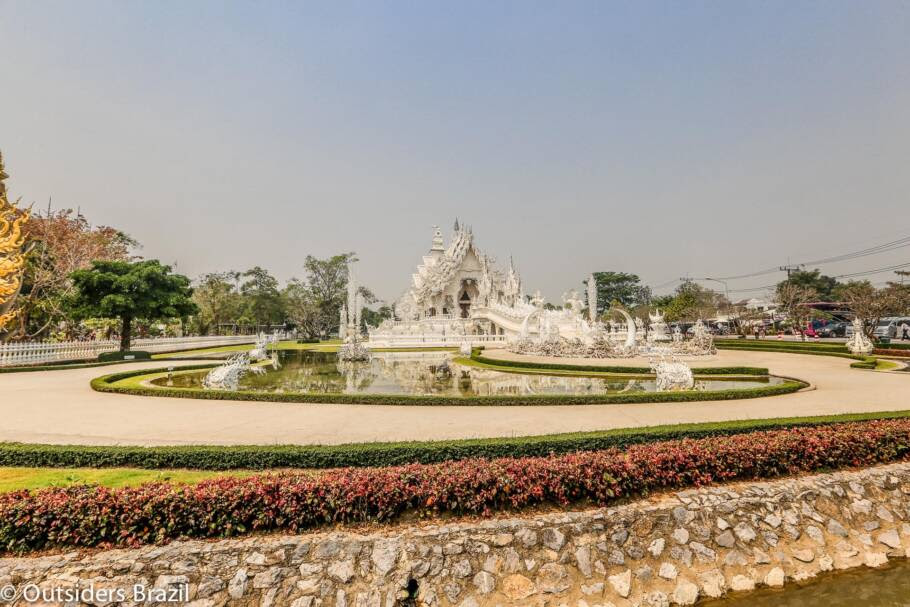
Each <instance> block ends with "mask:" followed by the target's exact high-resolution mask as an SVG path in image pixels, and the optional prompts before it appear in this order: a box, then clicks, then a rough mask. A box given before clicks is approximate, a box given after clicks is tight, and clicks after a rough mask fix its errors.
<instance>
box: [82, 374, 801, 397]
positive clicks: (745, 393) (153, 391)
mask: <svg viewBox="0 0 910 607" xmlns="http://www.w3.org/2000/svg"><path fill="white" fill-rule="evenodd" d="M211 366H212V365H210V364H209V365H188V366H185V367H180V371H184V370H193V369H204V368H210V367H211ZM165 371H166V369H139V370H134V371H125V372H121V373H112V374H110V375H104V376H102V377H98V378H96V379H93V380H92V383H91V386H92V388H93V389H94V390H97V391H98V392H113V393H117V394H133V395H136V396H165V397H170V398H199V399H212V400H247V401H262V402H282V403H322V404H349V405H399V406H471V407H477V406H500V407H518V406H536V405H604V404H621V403H671V402H693V401H721V400H737V399H744V398H757V397H760V396H776V395H779V394H789V393H791V392H796V391H797V390H801V389H802V388H805V387H806V385H807V384H805V383H804V382H801V381H799V380H795V379H788V380H787V381H785V382H784V383H781V384H776V385H768V386H760V387H757V388H740V389H735V390H701V391H696V390H686V391H680V392H619V393H609V394H577V395H576V394H530V395H507V396H434V395H427V396H412V395H396V394H339V393H329V394H319V393H308V392H253V391H243V390H203V389H199V388H167V387H157V386H156V387H150V386H143V385H139V384H138V382H129V383H126V384H124V383H119V384H118V382H122V381H123V380H128V379H132V378H138V377H139V376H146V375H154V374H156V373H163V372H165Z"/></svg>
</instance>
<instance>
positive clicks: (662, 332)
mask: <svg viewBox="0 0 910 607" xmlns="http://www.w3.org/2000/svg"><path fill="white" fill-rule="evenodd" d="M648 319H649V320H650V321H651V324H650V326H649V327H648V328H649V329H650V331H649V332H648V339H650V340H651V341H670V336H669V335H667V329H668V328H669V327H667V323H666V322H664V315H663V314H661V313H660V308H657V309H656V310H655V312H654V314H651V313H650V312H649V313H648Z"/></svg>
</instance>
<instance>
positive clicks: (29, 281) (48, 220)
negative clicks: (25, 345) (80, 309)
mask: <svg viewBox="0 0 910 607" xmlns="http://www.w3.org/2000/svg"><path fill="white" fill-rule="evenodd" d="M27 237H28V239H29V242H30V244H31V245H32V247H33V248H32V251H31V254H30V255H29V258H28V263H27V264H26V267H25V274H24V277H23V281H22V296H21V297H20V299H19V303H18V305H19V308H20V315H19V328H18V333H19V336H20V337H22V338H33V337H38V336H41V335H46V334H47V332H48V331H49V329H50V328H51V327H52V326H54V325H55V324H56V323H58V322H59V321H62V320H67V317H66V309H65V302H66V300H67V298H68V297H69V296H70V295H72V292H73V283H72V280H71V278H70V276H71V274H72V273H73V272H75V271H76V270H84V269H86V268H88V267H90V265H91V263H92V262H93V261H127V260H128V259H129V258H130V251H131V250H132V249H133V248H134V247H138V246H139V245H138V243H136V241H135V240H133V239H132V238H130V237H129V236H128V235H127V234H124V233H123V232H121V231H120V230H117V229H115V228H111V227H108V226H93V225H91V224H90V223H89V222H88V219H86V217H85V216H84V215H82V214H81V213H75V212H73V210H72V209H62V210H59V211H50V210H48V211H47V212H46V213H43V214H38V215H35V216H34V217H33V218H32V221H30V222H29V225H28V230H27Z"/></svg>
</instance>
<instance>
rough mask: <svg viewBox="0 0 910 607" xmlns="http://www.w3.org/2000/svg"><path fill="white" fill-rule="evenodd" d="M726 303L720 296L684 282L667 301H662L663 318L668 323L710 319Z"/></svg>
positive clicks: (689, 282)
mask: <svg viewBox="0 0 910 607" xmlns="http://www.w3.org/2000/svg"><path fill="white" fill-rule="evenodd" d="M726 303H728V302H726V300H725V299H724V298H723V297H722V296H721V295H719V294H717V293H715V292H714V291H711V290H710V289H706V288H704V287H702V286H701V285H699V284H698V283H696V282H693V281H691V280H686V281H683V283H682V284H680V285H679V286H678V287H676V292H675V293H674V294H673V297H672V298H671V299H670V300H669V301H667V300H664V308H663V312H664V318H665V319H666V320H667V321H668V322H676V321H693V320H697V319H699V318H711V317H713V316H714V315H715V313H716V312H717V308H718V307H719V306H720V305H723V304H726Z"/></svg>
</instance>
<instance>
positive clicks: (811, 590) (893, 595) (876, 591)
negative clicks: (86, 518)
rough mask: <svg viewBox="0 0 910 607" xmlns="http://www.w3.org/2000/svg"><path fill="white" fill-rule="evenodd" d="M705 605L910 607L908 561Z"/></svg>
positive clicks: (909, 565)
mask: <svg viewBox="0 0 910 607" xmlns="http://www.w3.org/2000/svg"><path fill="white" fill-rule="evenodd" d="M704 605H705V607H860V606H862V607H910V563H908V561H906V560H901V561H899V562H894V563H893V564H892V565H891V566H889V567H886V568H884V569H866V568H861V569H857V570H855V571H840V572H838V573H834V574H831V575H826V576H823V577H820V578H817V579H816V580H813V581H812V582H811V583H808V584H805V585H802V586H796V585H788V586H787V587H785V588H780V589H776V590H772V589H769V588H765V589H763V590H758V591H756V592H752V593H750V594H747V595H744V596H742V597H738V598H729V599H723V600H717V601H711V602H708V603H705V604H704Z"/></svg>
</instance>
